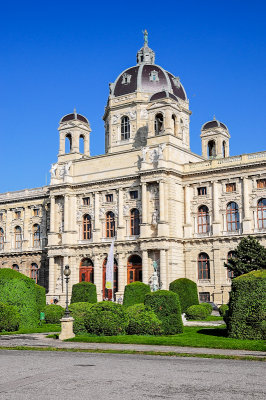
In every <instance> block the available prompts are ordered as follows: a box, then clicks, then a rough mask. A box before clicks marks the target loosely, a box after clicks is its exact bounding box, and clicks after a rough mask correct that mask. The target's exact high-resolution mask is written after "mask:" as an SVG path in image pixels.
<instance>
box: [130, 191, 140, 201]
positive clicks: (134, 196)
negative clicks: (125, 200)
mask: <svg viewBox="0 0 266 400" xmlns="http://www.w3.org/2000/svg"><path fill="white" fill-rule="evenodd" d="M129 197H130V200H136V199H138V198H139V191H138V190H130V191H129Z"/></svg>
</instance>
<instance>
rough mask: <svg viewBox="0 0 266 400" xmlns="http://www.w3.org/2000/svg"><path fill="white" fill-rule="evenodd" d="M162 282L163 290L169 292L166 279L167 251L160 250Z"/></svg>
mask: <svg viewBox="0 0 266 400" xmlns="http://www.w3.org/2000/svg"><path fill="white" fill-rule="evenodd" d="M160 282H161V283H162V287H161V289H165V290H167V289H168V288H167V279H166V251H165V250H160Z"/></svg>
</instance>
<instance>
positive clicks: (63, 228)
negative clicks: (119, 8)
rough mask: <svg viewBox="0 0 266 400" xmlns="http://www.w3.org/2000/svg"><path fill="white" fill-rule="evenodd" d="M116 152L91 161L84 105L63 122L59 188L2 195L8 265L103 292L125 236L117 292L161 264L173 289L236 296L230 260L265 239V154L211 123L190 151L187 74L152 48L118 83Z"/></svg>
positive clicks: (2, 242)
mask: <svg viewBox="0 0 266 400" xmlns="http://www.w3.org/2000/svg"><path fill="white" fill-rule="evenodd" d="M109 89H110V94H109V98H108V101H107V105H106V107H105V112H104V116H103V120H104V123H105V154H103V155H99V156H90V134H91V129H90V124H89V121H88V119H87V118H86V117H85V116H82V115H80V114H78V113H77V112H76V111H75V110H74V112H73V113H71V114H67V115H65V116H64V117H63V118H62V119H61V120H60V123H59V154H58V159H57V161H56V163H55V164H53V165H52V167H51V171H50V172H51V181H50V185H48V186H45V187H41V188H35V189H26V190H21V191H18V192H9V193H4V194H0V267H1V268H6V267H9V268H13V269H16V270H18V271H19V272H21V273H24V274H25V275H28V276H30V277H31V278H33V279H34V280H35V281H36V282H38V283H39V284H41V285H43V286H45V287H46V288H47V301H48V302H50V301H53V300H54V299H58V300H59V302H60V303H61V304H63V302H64V301H65V283H64V279H63V269H64V266H65V265H66V264H68V265H69V266H70V269H71V276H70V284H71V285H73V284H75V283H77V282H80V281H89V282H93V283H95V285H96V288H97V294H98V299H99V300H100V299H103V298H107V297H110V291H108V290H107V289H106V288H105V276H106V271H105V264H106V257H107V254H108V251H109V248H110V244H111V242H112V241H113V240H115V244H114V245H115V260H114V263H115V268H114V293H115V298H116V300H118V299H119V298H121V297H122V296H123V292H124V287H125V285H126V284H128V283H131V282H134V281H142V282H145V283H149V282H150V280H151V276H152V273H153V261H156V262H157V264H158V271H159V281H160V287H161V288H162V289H168V288H169V284H170V282H172V281H173V280H175V279H177V278H182V277H186V278H189V279H191V280H193V281H195V282H196V283H197V285H198V291H199V297H200V300H201V301H213V302H214V303H216V304H222V303H225V302H227V301H228V293H229V291H230V285H231V275H230V273H229V271H227V269H226V268H225V266H224V263H225V262H226V261H227V259H228V258H229V257H233V256H234V249H235V248H236V246H237V245H238V243H239V241H240V240H241V238H242V237H244V236H246V235H252V236H255V237H256V238H257V239H258V240H259V241H260V243H261V244H262V245H264V246H265V245H266V151H263V152H259V153H252V154H242V155H239V156H233V157H230V155H229V141H230V134H229V131H228V128H227V126H226V125H225V124H224V123H222V122H220V121H218V120H216V119H213V120H212V121H208V122H206V123H205V124H204V125H203V126H202V128H201V142H202V155H201V156H199V155H197V154H194V153H192V152H191V150H190V131H189V124H190V122H189V121H190V115H191V111H190V109H189V101H188V99H187V95H186V92H185V90H184V87H183V86H182V84H181V82H180V79H179V77H176V76H175V75H173V74H171V73H169V72H168V71H166V70H165V69H164V68H162V67H160V66H158V65H156V64H155V54H154V52H153V50H151V49H150V48H149V47H148V43H147V37H145V42H144V46H143V47H142V48H141V49H140V50H139V51H138V53H137V64H136V65H135V66H133V67H131V68H128V69H126V70H125V71H123V72H122V73H121V74H120V75H119V76H118V78H117V79H116V81H115V82H114V83H111V84H110V85H109Z"/></svg>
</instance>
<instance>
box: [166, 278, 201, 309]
mask: <svg viewBox="0 0 266 400" xmlns="http://www.w3.org/2000/svg"><path fill="white" fill-rule="evenodd" d="M169 290H171V291H172V292H175V293H176V294H178V296H179V300H180V305H181V312H182V313H185V312H186V311H187V309H188V307H190V306H192V305H195V304H199V298H198V289H197V285H196V283H195V282H193V281H191V280H190V279H187V278H180V279H176V280H175V281H173V282H171V283H170V285H169Z"/></svg>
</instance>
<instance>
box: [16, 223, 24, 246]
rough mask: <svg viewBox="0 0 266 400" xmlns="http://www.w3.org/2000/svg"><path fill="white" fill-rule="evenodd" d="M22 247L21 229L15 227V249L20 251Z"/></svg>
mask: <svg viewBox="0 0 266 400" xmlns="http://www.w3.org/2000/svg"><path fill="white" fill-rule="evenodd" d="M21 247H22V229H21V227H20V226H16V227H15V248H16V249H21Z"/></svg>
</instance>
